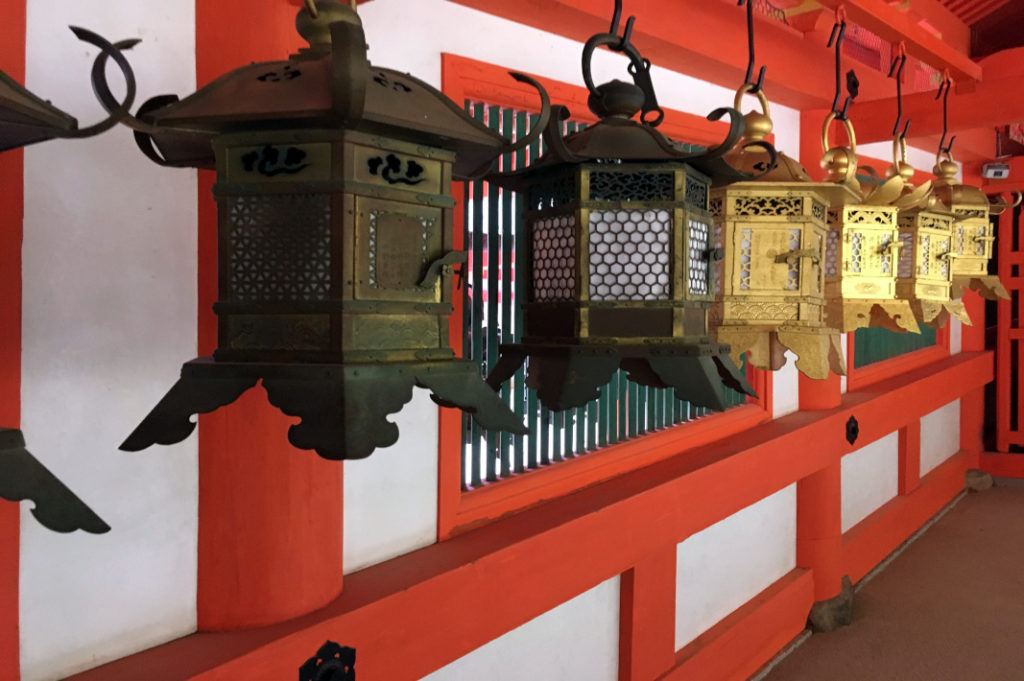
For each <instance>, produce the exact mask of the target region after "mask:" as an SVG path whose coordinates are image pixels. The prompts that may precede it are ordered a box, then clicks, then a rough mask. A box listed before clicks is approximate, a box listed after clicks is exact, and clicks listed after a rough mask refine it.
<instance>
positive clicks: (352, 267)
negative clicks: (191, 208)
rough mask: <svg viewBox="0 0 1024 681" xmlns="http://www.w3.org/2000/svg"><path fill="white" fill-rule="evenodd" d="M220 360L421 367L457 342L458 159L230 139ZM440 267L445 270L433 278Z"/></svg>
mask: <svg viewBox="0 0 1024 681" xmlns="http://www.w3.org/2000/svg"><path fill="white" fill-rule="evenodd" d="M213 144H214V149H215V151H216V158H217V173H218V183H217V184H216V186H215V187H214V194H215V195H216V197H217V201H218V216H219V238H220V241H219V243H220V252H219V259H220V263H219V267H220V300H219V301H218V303H217V304H216V305H215V308H214V309H215V311H216V312H217V315H218V317H219V328H218V331H219V336H218V338H219V343H218V345H219V347H218V349H217V351H216V352H215V354H214V358H215V359H217V360H218V361H220V360H224V361H263V362H282V361H290V362H295V361H301V362H377V363H381V362H396V361H397V362H408V361H417V360H434V359H445V358H449V357H452V356H453V352H452V350H451V349H450V347H449V343H448V315H449V314H450V313H451V310H452V307H451V302H450V300H449V291H450V280H451V269H452V268H451V266H450V265H447V264H445V263H442V261H443V259H444V257H445V256H446V255H449V254H450V253H451V249H452V243H451V239H452V236H451V235H452V228H451V220H452V216H451V210H452V206H453V205H454V202H453V200H452V199H451V197H450V185H451V164H452V159H453V154H452V153H451V152H448V151H445V150H442V149H434V148H430V147H428V146H425V145H416V146H414V145H412V144H408V143H404V142H401V141H398V140H391V139H386V138H382V137H372V136H369V135H366V134H363V133H360V132H355V131H330V130H295V131H262V132H259V133H235V134H228V135H221V136H219V137H218V138H216V139H215V140H214V143H213ZM432 268H433V269H432Z"/></svg>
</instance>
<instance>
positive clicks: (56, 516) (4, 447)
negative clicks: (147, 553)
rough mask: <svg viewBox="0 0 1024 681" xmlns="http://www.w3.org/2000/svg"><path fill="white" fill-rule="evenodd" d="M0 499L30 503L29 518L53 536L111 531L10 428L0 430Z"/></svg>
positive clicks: (17, 433)
mask: <svg viewBox="0 0 1024 681" xmlns="http://www.w3.org/2000/svg"><path fill="white" fill-rule="evenodd" d="M0 499H7V500H8V501H14V502H18V501H23V500H25V499H31V500H32V501H33V502H34V503H35V507H34V508H33V509H32V515H34V516H35V517H36V520H38V521H39V523H40V524H41V525H43V526H44V527H46V528H49V529H51V530H53V531H54V532H74V531H75V530H85V531H86V532H91V533H93V534H103V533H104V532H109V531H110V526H109V525H107V524H106V523H105V522H103V519H102V518H100V517H99V516H98V515H96V513H94V512H93V510H92V509H91V508H89V507H88V506H86V504H85V502H83V501H82V500H81V499H79V498H78V497H77V496H75V493H74V492H72V491H71V490H69V489H68V488H67V487H66V486H65V485H64V483H63V482H61V481H60V480H59V479H58V478H57V476H55V475H54V474H53V473H51V472H50V471H49V470H48V469H47V468H46V466H44V465H43V464H41V463H40V462H39V460H38V459H36V458H35V457H34V456H32V454H30V453H29V451H28V450H27V449H25V437H24V436H23V435H22V434H21V431H20V430H14V429H13V428H0Z"/></svg>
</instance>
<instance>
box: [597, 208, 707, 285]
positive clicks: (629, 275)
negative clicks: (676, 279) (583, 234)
mask: <svg viewBox="0 0 1024 681" xmlns="http://www.w3.org/2000/svg"><path fill="white" fill-rule="evenodd" d="M671 235H672V216H671V214H670V213H669V212H668V211H667V210H648V211H640V210H630V211H626V210H620V211H596V210H595V211H591V213H590V226H589V236H590V299H591V300H668V299H669V294H670V288H671V243H670V242H671ZM705 282H706V279H705ZM706 286H707V284H706V283H705V287H706Z"/></svg>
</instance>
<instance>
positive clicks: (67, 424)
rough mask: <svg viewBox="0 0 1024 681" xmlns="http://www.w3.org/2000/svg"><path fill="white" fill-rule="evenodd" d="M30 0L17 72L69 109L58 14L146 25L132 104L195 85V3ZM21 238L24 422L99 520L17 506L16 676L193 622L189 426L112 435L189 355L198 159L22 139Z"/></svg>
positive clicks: (125, 429)
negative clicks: (174, 165) (169, 441)
mask: <svg viewBox="0 0 1024 681" xmlns="http://www.w3.org/2000/svg"><path fill="white" fill-rule="evenodd" d="M27 6H28V26H27V45H28V49H27V78H26V80H27V85H28V87H29V88H31V89H32V90H34V91H35V92H36V93H37V94H38V95H40V96H41V97H43V98H46V99H51V100H52V101H53V102H54V103H55V104H57V105H59V106H61V107H62V108H64V109H65V110H67V111H68V112H70V113H72V114H73V115H75V116H77V117H78V118H79V121H80V123H82V124H83V125H87V124H90V123H92V122H94V121H95V120H98V119H99V118H100V117H101V116H102V114H101V110H100V108H99V106H98V104H96V103H95V100H94V97H93V94H92V88H91V87H90V84H89V72H90V69H91V67H92V60H93V57H94V56H95V54H96V49H95V48H93V47H91V46H86V45H85V44H84V43H81V42H79V41H78V40H77V39H76V38H75V37H74V36H73V35H72V34H71V32H70V31H69V30H68V29H67V26H68V25H69V24H72V25H80V26H85V27H88V28H90V29H92V30H95V31H97V32H99V33H101V34H103V35H104V36H106V37H107V38H109V39H111V40H120V39H123V38H129V37H140V38H142V39H143V40H144V42H143V43H142V44H141V45H139V46H138V47H136V48H135V49H134V50H132V51H131V53H130V58H131V60H132V63H133V64H134V66H135V69H136V75H137V76H138V78H139V96H138V99H137V100H136V103H135V106H136V107H137V106H138V105H139V103H140V102H142V101H144V100H145V99H148V98H149V97H151V96H153V95H156V94H159V93H163V92H183V93H187V92H191V91H192V90H194V89H195V43H194V23H195V19H194V3H186V2H174V3H158V4H154V3H130V2H117V3H112V2H108V1H104V0H49V1H48V2H29V3H27ZM111 73H112V75H111V80H112V83H118V81H117V80H116V78H115V75H114V73H115V72H114V71H112V72H111ZM23 255H24V300H23V303H24V330H23V342H24V351H23V356H22V371H23V384H22V405H23V416H22V424H23V428H24V430H25V433H26V436H27V438H28V441H29V443H30V445H31V450H32V452H33V453H34V454H35V455H36V456H37V457H38V458H39V459H41V460H42V461H43V462H44V463H45V464H46V465H47V466H48V467H50V468H51V469H52V470H53V471H54V472H55V473H56V474H57V475H59V476H60V477H61V478H63V479H64V480H65V481H66V482H67V483H68V485H69V486H70V487H72V488H73V489H74V490H75V491H76V492H77V493H78V494H79V495H80V496H81V497H82V498H83V499H84V500H85V501H86V502H87V503H89V504H90V505H91V506H92V507H93V509H95V510H96V511H97V512H98V513H99V514H100V515H101V516H102V517H103V518H104V519H105V520H106V521H107V522H108V523H109V524H110V525H111V526H112V527H113V530H112V531H111V532H110V533H108V534H106V535H102V536H94V535H85V534H83V533H81V532H78V533H75V534H71V535H59V534H56V533H53V532H50V531H48V530H46V529H43V528H42V527H40V526H39V525H38V523H36V522H35V520H34V519H32V518H31V516H30V515H29V513H28V509H27V508H24V510H23V524H22V528H23V529H22V534H21V585H20V617H21V662H22V679H23V680H24V681H48V680H50V679H57V678H64V677H65V676H66V675H68V674H71V673H74V672H76V671H80V670H83V669H87V668H90V667H94V666H96V665H98V664H101V663H103V662H106V661H108V660H111V659H115V658H118V657H121V656H123V655H126V654H129V653H132V652H135V651H138V650H141V649H144V648H148V647H150V646H153V645H156V644H159V643H162V642H165V641H167V640H170V639H173V638H177V637H179V636H182V635H184V634H188V633H189V632H191V631H193V630H194V629H195V620H196V613H195V594H196V531H197V470H196V469H197V461H196V441H195V439H194V438H192V439H190V440H188V441H186V442H184V443H182V444H180V445H177V446H174V447H154V448H153V449H152V450H149V451H146V452H143V453H137V454H128V453H124V452H119V451H118V450H117V446H118V444H120V442H121V441H122V440H123V439H124V437H125V436H127V435H128V433H130V432H131V430H132V429H133V428H134V427H135V425H136V424H137V423H138V421H139V420H141V418H142V417H143V416H144V415H145V413H146V412H147V411H148V410H149V408H150V407H152V406H153V405H154V404H155V403H156V402H157V400H158V399H159V398H160V397H161V396H162V395H163V393H164V391H166V390H167V389H168V388H169V387H170V386H171V385H172V384H173V382H174V380H175V379H176V377H177V373H178V369H179V367H180V365H181V363H182V362H183V361H185V360H188V359H191V358H192V357H194V356H195V350H196V177H195V173H194V172H193V171H189V170H168V169H164V168H159V167H157V166H156V165H154V164H152V163H151V162H150V161H148V160H147V159H146V158H144V157H143V156H142V154H140V153H139V152H138V151H137V149H136V148H135V144H134V142H133V140H132V137H131V133H130V131H129V130H127V129H126V128H123V127H122V128H120V129H115V130H113V131H110V132H107V133H106V134H104V135H103V136H102V137H100V138H97V139H93V140H84V141H65V142H58V141H52V142H47V143H45V144H41V145H37V146H32V147H29V148H28V149H27V150H26V153H25V241H24V247H23Z"/></svg>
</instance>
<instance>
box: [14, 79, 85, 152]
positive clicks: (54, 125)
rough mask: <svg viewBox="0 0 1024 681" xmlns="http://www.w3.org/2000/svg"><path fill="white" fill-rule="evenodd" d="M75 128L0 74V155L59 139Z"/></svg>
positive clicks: (68, 119) (54, 109) (65, 116)
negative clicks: (28, 145)
mask: <svg viewBox="0 0 1024 681" xmlns="http://www.w3.org/2000/svg"><path fill="white" fill-rule="evenodd" d="M77 127H78V122H77V121H76V120H75V119H74V117H72V116H69V115H68V114H66V113H64V112H63V111H61V110H60V109H58V108H57V107H55V106H53V105H52V104H50V103H49V102H47V101H45V100H43V99H40V98H39V97H37V96H35V95H34V94H32V93H31V92H29V91H28V90H26V89H25V88H24V87H22V86H21V85H19V84H18V83H17V82H16V81H15V80H14V79H13V78H11V77H10V76H8V75H7V74H6V73H4V72H3V71H0V151H6V150H7V149H15V148H17V147H23V146H25V145H26V144H32V143H33V142H42V141H44V140H48V139H53V138H54V137H61V136H63V135H64V134H65V133H67V132H69V131H71V130H74V129H75V128H77Z"/></svg>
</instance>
